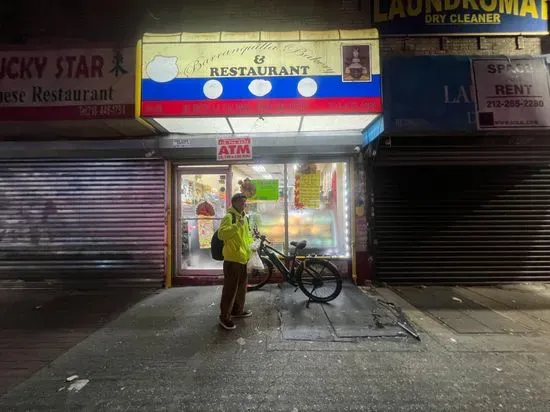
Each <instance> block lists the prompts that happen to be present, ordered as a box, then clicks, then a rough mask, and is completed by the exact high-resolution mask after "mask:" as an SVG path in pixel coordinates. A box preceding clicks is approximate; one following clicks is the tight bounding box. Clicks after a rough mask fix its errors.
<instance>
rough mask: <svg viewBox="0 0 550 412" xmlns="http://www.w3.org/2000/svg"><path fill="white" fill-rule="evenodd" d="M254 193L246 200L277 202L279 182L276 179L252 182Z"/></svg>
mask: <svg viewBox="0 0 550 412" xmlns="http://www.w3.org/2000/svg"><path fill="white" fill-rule="evenodd" d="M252 184H253V185H254V190H255V193H254V195H253V196H252V197H250V198H249V199H248V200H271V201H277V200H279V180H278V179H261V180H256V179H253V180H252Z"/></svg>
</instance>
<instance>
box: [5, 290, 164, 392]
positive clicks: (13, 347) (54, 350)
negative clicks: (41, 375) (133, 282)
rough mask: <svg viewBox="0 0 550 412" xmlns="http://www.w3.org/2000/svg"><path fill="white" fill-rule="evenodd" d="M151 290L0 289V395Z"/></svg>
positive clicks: (147, 294)
mask: <svg viewBox="0 0 550 412" xmlns="http://www.w3.org/2000/svg"><path fill="white" fill-rule="evenodd" d="M155 292H156V289H153V288H130V289H128V288H117V289H104V290H88V291H58V290H30V289H26V290H14V289H8V290H0V308H1V309H0V352H1V353H2V357H1V359H0V395H2V394H4V393H6V392H7V391H9V390H10V389H11V388H13V387H14V386H16V385H17V384H19V383H20V382H22V381H23V380H25V379H27V378H28V377H30V376H32V375H33V374H34V373H36V372H37V371H38V370H40V369H42V368H44V367H46V366H48V365H49V364H50V363H51V362H52V361H53V360H55V359H56V358H57V357H59V356H60V355H62V354H63V353H64V352H66V351H67V350H68V349H70V348H71V347H73V346H74V345H76V344H78V343H79V342H81V341H82V340H84V339H85V338H86V337H88V336H89V335H90V334H92V333H93V332H95V331H96V330H98V329H99V328H101V327H103V326H104V325H106V324H107V323H108V322H110V321H112V320H114V319H115V318H117V317H118V316H119V315H120V314H122V313H123V312H124V311H126V310H127V309H128V308H130V307H131V306H133V305H135V304H136V303H138V302H139V301H141V300H143V299H145V298H146V297H148V296H150V295H151V294H153V293H155Z"/></svg>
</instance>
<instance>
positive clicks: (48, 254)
mask: <svg viewBox="0 0 550 412" xmlns="http://www.w3.org/2000/svg"><path fill="white" fill-rule="evenodd" d="M164 249H165V167H164V162H163V161H161V160H81V161H75V160H51V161H49V160H36V161H33V160H28V161H27V160H24V161H22V160H19V161H18V160H14V161H2V162H1V163H0V279H1V280H16V279H23V280H40V281H41V280H45V279H52V280H70V281H81V282H90V281H109V282H114V281H124V282H128V281H132V282H134V281H135V282H140V281H147V280H152V281H154V282H158V283H159V284H160V283H161V282H162V279H163V274H164V256H165V251H164Z"/></svg>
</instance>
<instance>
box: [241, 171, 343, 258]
mask: <svg viewBox="0 0 550 412" xmlns="http://www.w3.org/2000/svg"><path fill="white" fill-rule="evenodd" d="M232 171H233V179H232V187H233V192H234V193H236V192H237V191H242V192H245V194H247V196H249V198H250V199H249V201H248V202H247V203H248V213H249V215H250V219H251V223H252V224H257V225H258V228H259V230H260V231H261V232H262V233H264V234H266V236H267V237H268V238H269V239H270V240H271V241H272V242H273V244H274V247H276V248H277V249H279V250H281V251H283V250H288V249H287V247H288V242H290V241H293V240H307V242H308V247H307V249H306V250H304V251H303V253H304V254H316V255H322V256H337V257H349V256H350V241H351V239H350V238H351V233H350V226H349V225H350V223H349V220H350V212H349V208H350V203H349V199H348V196H349V190H348V186H349V181H348V170H347V163H344V162H337V163H334V162H318V163H300V164H255V165H233V166H232ZM285 188H286V192H285ZM285 195H286V196H285Z"/></svg>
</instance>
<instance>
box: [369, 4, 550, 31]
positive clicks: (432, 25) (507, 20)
mask: <svg viewBox="0 0 550 412" xmlns="http://www.w3.org/2000/svg"><path fill="white" fill-rule="evenodd" d="M371 4H372V9H371V15H372V20H373V23H374V26H375V27H377V28H378V29H379V30H380V34H382V35H404V34H408V35H429V34H442V35H465V34H478V35H479V34H485V35H489V34H494V35H498V34H501V35H502V34H546V33H548V6H547V3H546V0H373V1H372V2H371Z"/></svg>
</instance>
